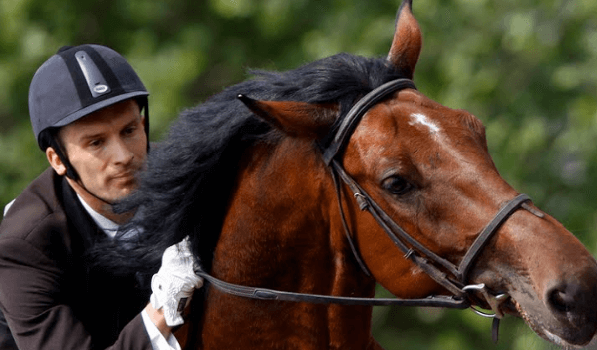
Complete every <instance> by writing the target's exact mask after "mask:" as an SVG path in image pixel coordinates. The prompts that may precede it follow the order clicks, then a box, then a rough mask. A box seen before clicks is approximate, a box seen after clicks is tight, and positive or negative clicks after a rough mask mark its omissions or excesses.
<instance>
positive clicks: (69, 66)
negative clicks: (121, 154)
mask: <svg viewBox="0 0 597 350" xmlns="http://www.w3.org/2000/svg"><path fill="white" fill-rule="evenodd" d="M148 95H149V93H148V92H147V89H146V88H145V86H144V85H143V83H142V82H141V79H139V76H137V73H135V71H134V70H133V68H132V67H131V66H130V64H129V63H128V62H127V61H126V60H125V59H124V57H122V56H121V55H120V54H119V53H117V52H116V51H114V50H112V49H110V48H108V47H105V46H101V45H81V46H75V47H63V48H61V49H60V50H58V52H57V53H56V54H55V55H54V56H52V57H50V58H49V59H48V60H47V61H46V62H45V63H44V64H43V65H42V66H41V67H39V69H38V70H37V72H36V73H35V75H34V76H33V79H32V80H31V86H30V87H29V115H30V118H31V124H32V126H33V133H34V134H35V138H36V140H37V143H38V145H39V147H40V148H41V150H42V151H45V150H46V149H47V148H48V147H52V148H54V150H55V151H56V153H57V154H58V156H59V157H60V159H61V160H62V162H63V163H64V164H65V166H66V169H67V176H68V177H70V178H72V179H73V180H77V179H78V176H77V173H76V171H75V169H74V168H73V167H72V165H71V164H70V162H69V161H68V159H67V157H65V154H64V152H63V150H62V149H61V147H60V144H59V142H58V140H57V138H56V134H57V131H58V129H59V128H60V127H62V126H65V125H68V124H70V123H72V122H74V121H76V120H78V119H80V118H82V117H84V116H86V115H88V114H90V113H92V112H95V111H97V110H100V109H102V108H104V107H107V106H110V105H113V104H115V103H118V102H121V101H124V100H126V99H130V98H133V99H135V100H136V101H137V103H139V108H140V109H141V110H144V113H145V132H146V134H147V140H148V142H147V147H148V150H149V113H148V103H147V96H148Z"/></svg>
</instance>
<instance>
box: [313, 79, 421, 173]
mask: <svg viewBox="0 0 597 350" xmlns="http://www.w3.org/2000/svg"><path fill="white" fill-rule="evenodd" d="M408 88H410V89H415V90H416V89H417V87H416V86H415V83H414V82H413V81H412V80H410V79H396V80H392V81H390V82H387V83H385V84H383V85H381V86H379V87H377V88H375V89H374V90H373V91H371V92H369V93H368V94H367V95H365V97H363V98H362V99H360V100H359V102H357V103H356V104H355V105H354V106H353V107H352V108H351V109H350V111H348V114H346V116H345V117H344V118H342V120H341V121H340V124H339V126H338V127H337V128H332V130H333V131H332V133H333V138H332V135H328V137H326V138H325V139H332V141H331V142H330V144H329V145H328V146H327V147H325V149H323V150H322V153H323V160H324V161H325V164H326V165H328V166H329V165H330V163H331V161H332V159H334V157H335V156H336V155H337V154H338V153H339V152H340V151H341V150H342V148H343V147H344V145H345V144H346V142H347V141H348V139H349V138H350V135H352V133H353V131H354V129H355V128H356V126H357V125H358V124H359V121H360V120H361V118H362V117H363V115H365V113H367V111H368V110H369V109H370V108H371V107H373V106H374V105H375V104H376V103H378V102H379V101H381V100H382V99H384V98H386V97H387V96H388V95H389V94H391V93H392V92H395V91H398V90H403V89H408ZM334 130H335V131H334Z"/></svg>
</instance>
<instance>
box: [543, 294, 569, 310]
mask: <svg viewBox="0 0 597 350" xmlns="http://www.w3.org/2000/svg"><path fill="white" fill-rule="evenodd" d="M547 301H548V304H549V306H550V307H551V308H553V309H554V310H555V311H557V312H562V313H563V312H568V311H570V308H571V307H572V303H571V302H572V300H571V298H570V296H569V295H567V294H566V292H565V291H561V290H557V289H555V290H552V291H551V292H550V293H549V297H548V299H547Z"/></svg>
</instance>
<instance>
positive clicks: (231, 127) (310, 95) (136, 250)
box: [92, 54, 403, 275]
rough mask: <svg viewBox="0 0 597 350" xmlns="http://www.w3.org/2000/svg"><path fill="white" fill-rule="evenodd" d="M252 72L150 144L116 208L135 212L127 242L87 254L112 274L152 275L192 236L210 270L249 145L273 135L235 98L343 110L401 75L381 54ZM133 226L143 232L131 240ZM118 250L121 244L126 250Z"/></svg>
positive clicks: (125, 229)
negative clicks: (133, 184)
mask: <svg viewBox="0 0 597 350" xmlns="http://www.w3.org/2000/svg"><path fill="white" fill-rule="evenodd" d="M251 73H252V74H253V75H254V77H253V78H252V79H250V80H247V81H244V82H242V83H240V84H237V85H234V86H232V87H229V88H227V89H225V90H224V91H223V92H221V93H219V94H216V95H214V96H212V97H211V98H210V99H208V100H207V101H206V102H205V103H202V104H200V105H198V106H196V107H194V108H192V109H189V110H186V111H184V112H183V113H182V114H181V115H180V116H179V118H178V119H177V120H176V121H175V122H174V123H173V124H172V126H171V129H170V132H169V134H168V136H167V138H166V139H165V141H163V142H161V143H160V144H158V145H156V146H154V147H153V149H152V151H151V153H150V154H149V155H148V168H147V170H146V171H144V172H143V174H142V175H141V181H140V187H139V189H138V191H137V192H135V193H134V194H133V195H131V196H130V197H129V198H127V199H126V200H125V201H124V202H123V203H122V204H121V205H120V207H119V209H120V210H130V209H134V208H136V209H137V212H136V215H135V217H134V219H133V220H131V222H130V223H129V224H127V225H125V226H124V227H123V229H122V232H123V233H121V234H120V235H119V237H120V239H121V240H122V239H124V240H126V241H127V244H124V245H122V244H121V245H119V247H120V248H118V247H116V246H111V247H109V249H106V247H101V251H100V250H97V251H96V252H94V254H92V256H93V257H94V259H95V260H96V261H97V263H98V264H99V265H101V266H103V267H104V268H106V267H107V268H109V269H111V270H113V271H114V272H115V273H118V272H122V273H130V272H134V271H142V272H143V273H144V274H148V275H149V274H152V273H154V272H155V271H156V270H157V269H158V268H159V266H160V263H161V255H162V253H163V251H164V250H165V249H166V248H167V247H168V246H170V245H172V244H174V243H177V242H179V241H180V240H181V239H182V238H184V237H185V236H187V235H188V236H189V237H190V239H191V242H192V246H193V250H194V253H195V255H196V256H197V257H199V258H200V260H201V264H202V265H203V267H204V268H205V269H207V270H208V271H209V269H210V268H211V260H212V256H213V249H214V247H215V244H216V242H217V240H218V238H219V232H220V228H221V224H222V220H223V216H224V212H225V209H226V205H227V203H228V200H229V194H230V190H231V189H232V187H233V186H234V180H235V177H236V174H237V171H238V168H237V167H238V164H239V161H240V156H241V155H242V153H243V150H245V149H246V148H247V147H248V146H250V145H251V144H252V143H254V142H256V141H257V140H262V139H264V138H267V137H269V136H270V135H271V134H272V130H271V128H270V127H269V126H268V125H267V124H265V123H264V122H262V121H261V120H260V119H258V118H256V117H255V116H254V115H253V114H252V113H251V112H250V111H249V110H248V109H247V108H246V107H245V106H244V105H243V104H242V103H241V102H240V101H239V100H238V99H237V96H238V94H245V95H247V96H249V97H251V98H253V99H260V100H287V101H304V102H311V103H329V102H332V103H338V104H339V105H340V111H341V112H340V114H341V115H344V114H345V113H346V112H348V109H350V107H351V106H352V105H353V104H354V103H355V102H356V100H357V99H358V98H359V97H361V96H363V95H364V94H366V93H368V92H369V91H371V90H373V89H374V88H376V87H378V86H380V85H382V84H384V83H386V82H388V81H390V80H393V79H397V78H402V77H403V75H402V74H401V72H400V71H399V70H397V69H396V68H395V67H392V65H390V64H388V63H387V61H386V60H385V59H368V58H363V57H358V56H353V55H348V54H338V55H335V56H332V57H328V58H325V59H322V60H318V61H315V62H312V63H309V64H307V65H304V66H302V67H300V68H298V69H295V70H290V71H287V72H282V73H278V72H265V71H252V72H251ZM132 228H136V229H138V228H141V229H140V230H139V231H136V230H133V232H142V233H141V234H139V235H138V236H136V237H139V238H140V239H136V238H131V237H130V236H131V234H127V233H126V232H131V229H132ZM122 247H126V249H123V248H122Z"/></svg>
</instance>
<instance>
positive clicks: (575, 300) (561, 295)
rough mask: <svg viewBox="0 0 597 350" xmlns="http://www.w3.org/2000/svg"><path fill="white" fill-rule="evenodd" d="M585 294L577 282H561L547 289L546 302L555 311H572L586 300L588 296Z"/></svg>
mask: <svg viewBox="0 0 597 350" xmlns="http://www.w3.org/2000/svg"><path fill="white" fill-rule="evenodd" d="M586 294H587V293H583V290H582V287H581V286H579V285H578V284H574V283H572V284H563V285H559V286H556V287H554V288H552V289H551V290H549V291H548V293H547V303H548V305H549V306H550V307H551V308H552V309H553V310H554V311H556V312H560V313H568V312H571V311H572V312H573V311H575V309H576V308H577V307H578V306H579V305H582V304H583V303H584V302H585V301H588V300H585V299H587V297H588V295H586Z"/></svg>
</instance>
